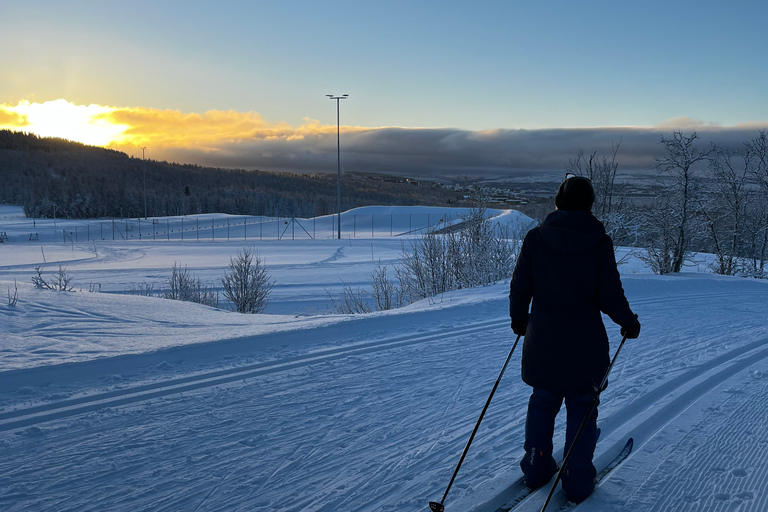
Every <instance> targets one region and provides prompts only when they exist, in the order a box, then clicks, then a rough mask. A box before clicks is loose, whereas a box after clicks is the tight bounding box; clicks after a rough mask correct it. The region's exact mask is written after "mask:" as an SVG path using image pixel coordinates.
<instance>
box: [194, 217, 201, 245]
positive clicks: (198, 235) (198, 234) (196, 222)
mask: <svg viewBox="0 0 768 512" xmlns="http://www.w3.org/2000/svg"><path fill="white" fill-rule="evenodd" d="M195 234H196V235H197V241H198V242H199V241H200V219H195Z"/></svg>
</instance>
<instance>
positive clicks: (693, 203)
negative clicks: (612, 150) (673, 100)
mask: <svg viewBox="0 0 768 512" xmlns="http://www.w3.org/2000/svg"><path fill="white" fill-rule="evenodd" d="M698 138H699V137H698V135H697V134H696V132H693V133H692V134H691V135H688V136H687V135H684V134H683V133H682V132H680V131H676V132H674V134H673V135H672V138H666V137H664V136H662V137H661V144H662V145H664V148H665V150H666V155H665V156H664V157H663V158H661V159H658V160H657V161H656V168H657V169H658V170H659V172H660V173H661V175H662V176H664V177H666V178H667V179H668V180H670V183H664V184H663V185H662V186H661V188H660V193H659V197H657V200H656V202H655V203H654V205H653V206H652V208H653V209H654V211H652V212H651V213H650V215H646V225H645V226H644V227H645V230H647V231H648V236H649V238H650V239H651V240H654V246H653V247H649V250H652V251H654V252H656V253H658V252H659V251H667V252H668V255H663V257H661V256H662V255H661V254H660V253H658V256H660V257H661V259H660V261H661V260H664V261H666V260H667V259H668V260H669V266H668V267H667V265H666V263H665V264H664V265H659V266H658V270H659V272H660V273H667V271H668V272H680V270H681V269H682V267H683V264H684V263H685V262H686V261H687V259H688V258H689V257H690V253H691V247H692V239H693V234H694V233H695V232H696V229H695V222H696V220H697V207H698V201H699V199H698V198H699V194H700V183H699V180H698V179H697V176H696V175H695V171H696V169H697V167H698V164H700V163H704V162H708V161H709V160H710V155H711V154H712V153H713V152H714V151H715V149H714V148H713V147H712V148H710V149H708V150H706V151H704V150H700V149H698V148H697V147H696V146H695V141H696V139H698ZM665 219H666V221H665Z"/></svg>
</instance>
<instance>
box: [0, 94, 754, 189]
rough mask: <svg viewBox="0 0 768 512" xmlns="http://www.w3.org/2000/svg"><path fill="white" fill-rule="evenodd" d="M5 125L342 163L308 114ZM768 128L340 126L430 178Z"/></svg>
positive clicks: (5, 123) (90, 111) (2, 108)
mask: <svg viewBox="0 0 768 512" xmlns="http://www.w3.org/2000/svg"><path fill="white" fill-rule="evenodd" d="M0 128H9V129H17V130H18V129H21V130H25V131H30V132H32V133H38V134H40V135H46V136H58V137H63V138H68V139H71V140H79V141H80V142H85V143H92V144H98V145H104V146H107V147H111V148H114V149H119V150H123V151H126V152H127V153H129V154H131V155H133V156H140V155H141V150H140V149H139V148H141V147H146V148H147V157H149V158H152V159H155V160H168V161H174V162H180V163H193V164H200V165H207V166H215V167H233V168H246V169H264V170H279V171H294V172H318V171H319V172H333V171H335V170H336V166H337V160H336V156H337V154H336V126H335V125H323V124H321V123H320V122H319V121H315V120H311V119H306V120H305V121H304V122H303V123H302V124H301V125H300V126H292V125H289V124H287V123H270V122H267V121H265V120H264V119H262V117H261V116H260V115H259V114H258V113H257V112H236V111H220V110H212V111H207V112H205V113H202V114H197V113H184V112H180V111H176V110H161V109H150V108H121V107H104V106H99V105H88V106H84V105H73V104H71V103H69V102H67V101H65V100H56V101H53V102H46V103H42V104H37V103H32V104H30V103H28V102H20V103H19V104H18V105H16V106H10V105H0ZM765 129H768V122H754V123H749V124H744V125H738V126H720V125H717V124H712V123H703V122H700V121H696V120H693V119H690V118H684V117H683V118H675V119H670V120H668V121H665V122H664V123H661V124H659V125H658V126H655V127H608V128H562V129H541V130H501V129H498V130H486V131H466V130H459V129H454V128H370V127H353V126H343V127H342V128H341V132H342V134H341V162H342V163H341V165H342V167H343V168H344V169H345V171H357V172H372V173H390V174H398V175H406V176H411V177H424V178H426V177H461V176H470V177H500V176H515V175H521V174H531V173H537V172H546V171H562V170H563V169H564V168H565V166H566V165H567V163H568V162H569V160H571V159H573V158H575V157H576V155H577V154H578V152H579V150H584V151H585V152H586V153H592V152H593V151H597V152H598V154H599V155H606V156H609V155H610V154H611V152H612V147H613V146H614V145H617V144H620V149H619V153H618V161H619V164H620V166H621V168H622V169H626V170H643V169H650V168H652V167H653V164H654V159H655V158H658V157H660V156H661V154H662V153H661V151H662V147H661V145H660V144H659V141H660V139H661V137H662V136H667V137H669V136H671V135H672V133H673V131H675V130H681V131H684V132H686V133H691V132H692V131H696V132H697V133H698V134H699V136H700V138H701V141H700V144H701V146H702V147H708V146H709V145H710V144H712V143H715V144H718V145H720V146H725V147H729V148H732V149H738V148H740V147H741V146H742V144H743V143H744V142H745V141H748V140H750V139H752V138H754V137H755V136H757V134H758V133H759V130H765ZM79 135H82V138H79V137H78V136H79ZM86 136H87V137H89V138H88V139H86ZM92 141H100V142H92ZM101 141H104V142H101Z"/></svg>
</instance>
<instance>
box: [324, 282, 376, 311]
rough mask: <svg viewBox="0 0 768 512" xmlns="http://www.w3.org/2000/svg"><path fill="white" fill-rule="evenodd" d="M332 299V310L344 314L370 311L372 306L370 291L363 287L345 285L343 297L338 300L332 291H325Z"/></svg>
mask: <svg viewBox="0 0 768 512" xmlns="http://www.w3.org/2000/svg"><path fill="white" fill-rule="evenodd" d="M325 292H326V293H327V294H328V298H329V299H330V301H331V306H330V308H331V310H333V311H335V312H336V313H341V314H342V315H356V314H359V313H370V312H371V306H370V305H369V304H368V296H369V295H370V293H369V292H366V291H365V290H363V289H362V288H354V289H353V288H352V287H351V286H344V290H343V292H342V296H341V299H339V300H336V299H335V298H334V297H333V295H331V292H329V291H328V290H326V291H325Z"/></svg>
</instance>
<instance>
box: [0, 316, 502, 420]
mask: <svg viewBox="0 0 768 512" xmlns="http://www.w3.org/2000/svg"><path fill="white" fill-rule="evenodd" d="M506 324H507V322H506V321H500V320H494V321H485V322H477V323H474V324H472V325H468V326H464V327H457V328H451V329H446V330H444V331H438V332H434V331H433V332H430V333H429V334H414V335H410V336H401V337H395V338H389V339H383V340H378V341H371V342H366V343H358V344H355V345H353V346H347V347H342V348H335V349H324V350H319V351H316V352H312V353H309V354H304V355H300V356H294V357H286V358H282V359H279V360H277V361H270V362H264V363H256V364H251V365H245V366H236V367H232V368H227V369H224V370H216V371H207V372H203V373H198V374H195V375H190V376H186V377H179V378H173V379H167V380H162V381H160V382H154V383H151V384H144V385H138V386H131V387H128V388H124V389H118V390H113V391H107V392H102V393H96V394H91V395H88V396H82V397H78V398H72V399H66V400H61V401H56V402H53V403H49V404H41V405H34V406H29V407H22V408H19V409H15V410H11V411H7V412H0V431H6V430H13V429H16V428H23V427H29V426H31V425H36V424H39V423H44V422H46V421H50V420H54V419H61V418H66V417H69V416H75V415H78V414H84V413H87V412H91V411H96V410H99V409H102V408H104V407H117V406H121V405H126V404H131V403H134V402H139V401H142V400H149V399H152V398H160V397H164V396H168V395H171V394H175V393H183V392H186V391H192V390H196V389H201V388H206V387H213V386H218V385H222V384H227V383H230V382H235V381H239V380H243V379H249V378H254V377H259V376H263V375H268V374H271V373H276V372H282V371H287V370H292V369H296V368H301V367H304V366H308V365H312V364H319V363H324V362H328V361H333V360H339V359H343V358H346V357H351V356H356V355H361V354H367V353H372V352H380V351H385V350H392V349H394V348H399V347H404V346H409V345H414V344H417V343H424V342H428V341H435V340H441V339H448V338H451V337H455V336H466V335H470V334H475V333H479V332H487V331H488V330H489V329H500V328H501V327H506ZM193 350H194V349H193ZM135 357H136V358H137V359H140V360H143V359H145V358H144V357H143V356H135ZM158 357H160V358H161V359H163V357H164V355H160V354H155V355H154V359H157V358H158ZM163 360H164V359H163ZM109 363H110V362H108V361H104V362H101V361H95V362H93V363H75V364H74V365H67V366H68V368H66V370H65V369H63V368H62V371H68V372H72V373H76V372H77V366H78V365H89V366H93V365H101V366H105V367H106V366H107V365H109V366H112V365H111V364H109ZM40 370H42V372H40ZM45 370H46V369H45V368H44V369H35V370H33V371H32V372H33V373H35V374H38V373H42V374H43V375H45V376H46V377H50V375H48V373H47V372H45ZM8 373H9V374H12V375H7V376H3V375H2V374H0V389H3V388H5V387H10V386H16V387H18V386H19V385H20V384H22V385H23V384H26V385H34V383H36V384H38V385H40V384H43V382H40V381H39V380H38V381H37V382H35V380H34V379H35V378H34V377H32V379H26V380H27V382H24V380H25V379H24V378H23V374H24V372H23V371H22V372H18V371H14V372H8ZM91 373H93V370H91ZM100 373H104V372H100ZM3 377H5V378H3Z"/></svg>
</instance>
